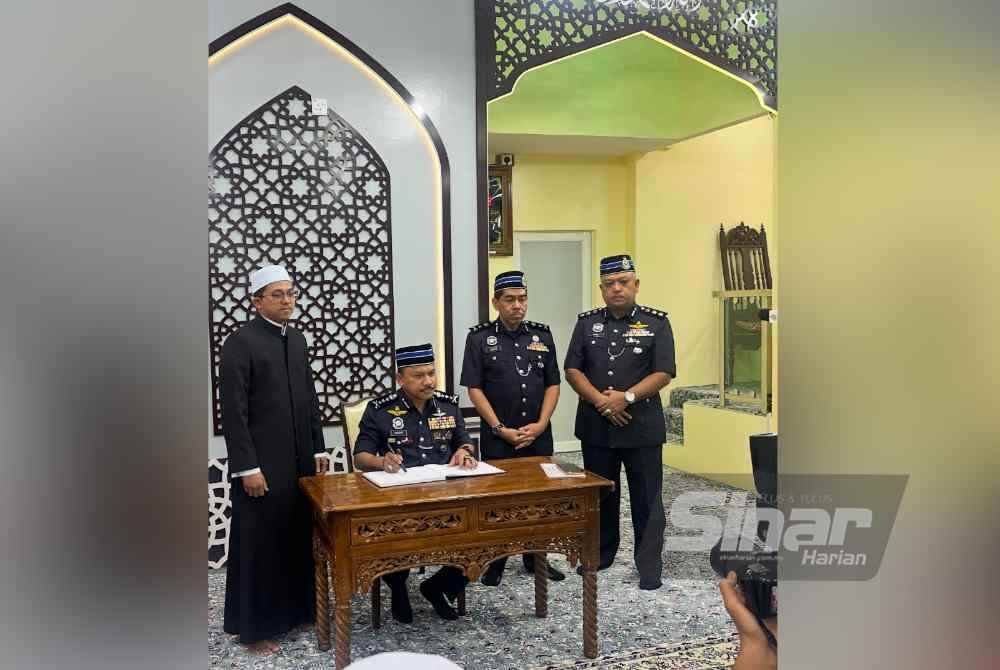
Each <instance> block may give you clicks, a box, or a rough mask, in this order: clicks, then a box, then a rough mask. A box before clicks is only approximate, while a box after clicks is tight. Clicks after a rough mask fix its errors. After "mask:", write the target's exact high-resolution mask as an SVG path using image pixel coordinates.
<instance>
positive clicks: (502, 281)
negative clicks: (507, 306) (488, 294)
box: [493, 270, 528, 293]
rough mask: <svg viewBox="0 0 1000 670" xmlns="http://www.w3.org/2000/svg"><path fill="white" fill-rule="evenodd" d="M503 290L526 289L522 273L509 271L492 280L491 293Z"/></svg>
mask: <svg viewBox="0 0 1000 670" xmlns="http://www.w3.org/2000/svg"><path fill="white" fill-rule="evenodd" d="M505 288H528V286H527V284H525V283H524V273H523V272H521V271H520V270H510V271H508V272H501V273H500V274H498V275H497V276H496V279H494V280H493V292H494V293H497V292H498V291H502V290H504V289H505Z"/></svg>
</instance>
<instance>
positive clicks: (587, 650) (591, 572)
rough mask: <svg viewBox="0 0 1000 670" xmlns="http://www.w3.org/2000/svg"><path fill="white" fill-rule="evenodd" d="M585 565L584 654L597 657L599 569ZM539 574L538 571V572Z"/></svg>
mask: <svg viewBox="0 0 1000 670" xmlns="http://www.w3.org/2000/svg"><path fill="white" fill-rule="evenodd" d="M595 568H596V566H595V565H594V564H593V563H591V564H590V565H584V567H583V655H584V656H586V657H587V658H596V657H597V570H596V569H595ZM536 574H537V573H536Z"/></svg>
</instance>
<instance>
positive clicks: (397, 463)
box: [382, 447, 406, 472]
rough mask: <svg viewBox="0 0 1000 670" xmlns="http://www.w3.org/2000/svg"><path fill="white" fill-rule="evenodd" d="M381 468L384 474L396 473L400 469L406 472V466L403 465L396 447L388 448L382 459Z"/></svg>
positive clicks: (401, 455)
mask: <svg viewBox="0 0 1000 670" xmlns="http://www.w3.org/2000/svg"><path fill="white" fill-rule="evenodd" d="M382 468H383V469H384V470H385V471H386V472H397V471H398V470H400V469H402V470H403V472H406V466H405V465H403V454H402V453H400V452H399V450H398V449H397V448H396V447H389V453H387V454H386V455H385V456H384V457H383V458H382Z"/></svg>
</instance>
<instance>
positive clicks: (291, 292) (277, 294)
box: [266, 288, 299, 302]
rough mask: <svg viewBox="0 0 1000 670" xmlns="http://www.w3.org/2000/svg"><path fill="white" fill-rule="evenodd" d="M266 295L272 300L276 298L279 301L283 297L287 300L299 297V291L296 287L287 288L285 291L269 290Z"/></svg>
mask: <svg viewBox="0 0 1000 670" xmlns="http://www.w3.org/2000/svg"><path fill="white" fill-rule="evenodd" d="M266 295H267V297H269V298H271V299H272V300H277V301H278V302H281V301H282V300H284V299H285V298H288V299H289V300H295V299H296V298H298V297H299V292H298V291H297V290H296V289H294V288H292V289H288V290H287V291H271V292H270V293H268V294H266Z"/></svg>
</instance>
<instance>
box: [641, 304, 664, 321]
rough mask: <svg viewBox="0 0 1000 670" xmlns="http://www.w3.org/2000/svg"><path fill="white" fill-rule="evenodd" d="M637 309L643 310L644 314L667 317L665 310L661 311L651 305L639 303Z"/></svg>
mask: <svg viewBox="0 0 1000 670" xmlns="http://www.w3.org/2000/svg"><path fill="white" fill-rule="evenodd" d="M639 310H640V311H642V312H645V313H646V314H652V315H653V316H655V317H659V318H661V319H665V318H667V313H666V312H661V311H660V310H658V309H653V308H652V307H647V306H646V305H639Z"/></svg>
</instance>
